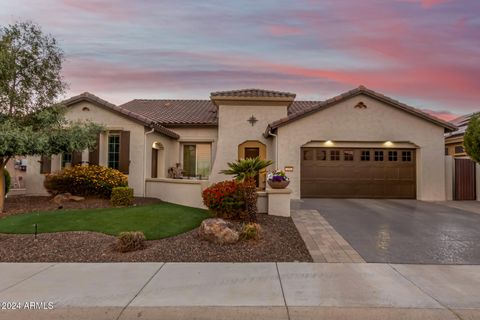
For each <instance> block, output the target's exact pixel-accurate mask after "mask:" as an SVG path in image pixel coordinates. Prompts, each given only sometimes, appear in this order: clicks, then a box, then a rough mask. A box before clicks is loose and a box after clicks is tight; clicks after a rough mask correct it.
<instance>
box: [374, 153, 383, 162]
mask: <svg viewBox="0 0 480 320" xmlns="http://www.w3.org/2000/svg"><path fill="white" fill-rule="evenodd" d="M374 160H375V161H383V151H379V150H377V151H375V158H374Z"/></svg>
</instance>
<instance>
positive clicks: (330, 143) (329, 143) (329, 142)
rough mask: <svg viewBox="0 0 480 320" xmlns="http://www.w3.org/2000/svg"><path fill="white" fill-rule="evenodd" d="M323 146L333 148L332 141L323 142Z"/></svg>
mask: <svg viewBox="0 0 480 320" xmlns="http://www.w3.org/2000/svg"><path fill="white" fill-rule="evenodd" d="M325 145H326V146H333V145H334V143H333V141H332V140H327V141H325Z"/></svg>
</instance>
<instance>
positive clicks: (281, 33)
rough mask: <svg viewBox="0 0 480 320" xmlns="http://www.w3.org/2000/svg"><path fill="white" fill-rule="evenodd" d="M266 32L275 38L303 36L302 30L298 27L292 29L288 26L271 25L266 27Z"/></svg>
mask: <svg viewBox="0 0 480 320" xmlns="http://www.w3.org/2000/svg"><path fill="white" fill-rule="evenodd" d="M267 32H268V33H269V34H270V35H272V36H275V37H285V36H294V35H301V34H303V29H302V28H299V27H293V26H288V25H279V24H276V25H271V26H268V28H267Z"/></svg>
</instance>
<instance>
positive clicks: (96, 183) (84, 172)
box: [44, 165, 128, 198]
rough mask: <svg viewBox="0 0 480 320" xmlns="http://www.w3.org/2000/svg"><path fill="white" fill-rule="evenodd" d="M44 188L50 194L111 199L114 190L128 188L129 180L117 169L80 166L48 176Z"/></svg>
mask: <svg viewBox="0 0 480 320" xmlns="http://www.w3.org/2000/svg"><path fill="white" fill-rule="evenodd" d="M44 186H45V188H46V189H47V190H48V191H49V192H50V193H65V192H69V193H71V194H75V195H85V196H88V195H97V196H100V197H105V198H110V195H111V193H112V189H113V188H115V187H126V186H128V178H127V176H126V175H124V174H123V173H121V172H120V171H118V170H115V169H111V168H106V167H102V166H96V165H90V166H81V165H78V166H73V167H71V168H66V169H64V170H62V171H59V172H54V173H51V174H49V175H47V176H46V177H45V182H44Z"/></svg>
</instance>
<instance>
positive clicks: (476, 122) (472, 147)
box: [463, 114, 480, 163]
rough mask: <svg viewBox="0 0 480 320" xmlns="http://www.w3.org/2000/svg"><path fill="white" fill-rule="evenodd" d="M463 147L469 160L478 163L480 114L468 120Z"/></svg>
mask: <svg viewBox="0 0 480 320" xmlns="http://www.w3.org/2000/svg"><path fill="white" fill-rule="evenodd" d="M463 146H464V147H465V152H466V153H467V154H468V155H469V156H470V158H472V159H473V160H474V161H475V162H477V163H480V114H476V115H474V116H472V117H471V118H470V121H469V123H468V128H467V130H466V131H465V135H464V136H463Z"/></svg>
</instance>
